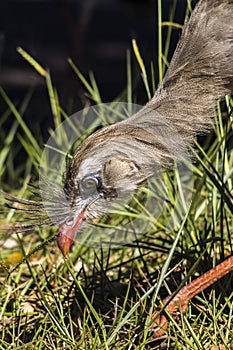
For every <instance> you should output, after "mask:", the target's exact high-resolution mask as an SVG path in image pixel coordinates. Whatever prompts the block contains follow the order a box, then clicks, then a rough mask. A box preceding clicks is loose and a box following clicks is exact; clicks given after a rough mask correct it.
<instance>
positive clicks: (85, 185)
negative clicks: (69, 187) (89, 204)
mask: <svg viewBox="0 0 233 350" xmlns="http://www.w3.org/2000/svg"><path fill="white" fill-rule="evenodd" d="M100 186H101V182H100V179H99V176H97V175H95V174H90V175H87V176H85V177H84V178H83V179H82V180H81V181H80V184H79V190H80V193H81V196H82V197H83V198H87V197H89V196H91V195H93V194H95V193H96V192H97V190H98V189H99V188H100Z"/></svg>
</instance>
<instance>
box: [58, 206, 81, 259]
mask: <svg viewBox="0 0 233 350" xmlns="http://www.w3.org/2000/svg"><path fill="white" fill-rule="evenodd" d="M84 213H85V209H83V210H82V211H81V213H79V214H78V215H77V216H76V218H75V220H74V222H73V225H72V226H69V225H67V224H65V223H64V224H60V225H59V227H58V237H57V244H58V247H59V248H60V250H61V252H62V254H63V255H64V256H66V255H67V253H68V251H69V250H70V246H71V244H72V242H73V240H74V237H75V235H76V233H77V231H78V229H79V228H80V226H81V225H82V223H83V222H84V221H85V220H86V219H85V218H84Z"/></svg>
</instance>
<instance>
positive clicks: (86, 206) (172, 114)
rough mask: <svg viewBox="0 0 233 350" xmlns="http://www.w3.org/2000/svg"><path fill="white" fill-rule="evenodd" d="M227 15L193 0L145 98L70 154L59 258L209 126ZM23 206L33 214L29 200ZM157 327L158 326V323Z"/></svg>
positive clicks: (228, 45) (227, 38)
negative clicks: (109, 209) (150, 95)
mask: <svg viewBox="0 0 233 350" xmlns="http://www.w3.org/2000/svg"><path fill="white" fill-rule="evenodd" d="M232 14H233V0H200V1H199V3H198V4H197V6H196V7H195V9H194V10H193V12H192V14H191V17H190V19H189V21H188V22H187V23H185V25H184V27H183V31H182V35H181V38H180V41H179V43H178V45H177V48H176V50H175V53H174V55H173V58H172V61H171V63H170V65H169V67H168V69H167V72H166V75H165V77H164V79H163V81H162V83H161V84H160V86H159V88H158V89H157V91H156V93H155V95H154V96H153V98H152V99H151V100H150V101H149V102H148V103H147V104H146V106H145V107H144V108H142V109H141V110H140V111H139V112H137V113H136V114H135V115H133V116H132V117H130V118H128V119H126V120H124V121H122V122H118V123H116V124H114V125H111V126H107V127H104V128H102V129H100V130H98V131H97V132H95V133H94V134H92V135H91V136H89V137H88V138H87V139H86V140H85V141H84V142H83V143H82V144H81V146H79V147H78V148H77V149H76V151H75V152H74V155H73V158H72V161H71V162H70V163H69V166H68V168H67V170H66V174H65V180H64V188H63V191H64V192H63V193H64V197H65V200H66V203H67V204H66V207H65V208H66V210H64V208H63V209H61V210H62V211H63V214H62V215H60V216H59V215H58V217H60V221H59V228H58V239H57V242H58V246H59V248H60V249H61V251H62V252H63V254H64V255H66V254H67V253H68V251H69V249H70V246H71V244H72V242H73V239H74V237H75V235H76V233H77V232H78V231H79V229H80V227H82V225H83V224H84V223H85V222H88V221H89V220H90V219H91V218H93V217H95V218H98V217H100V216H101V215H102V213H103V212H105V210H106V208H107V207H109V203H113V202H114V201H116V200H119V198H121V196H122V198H123V197H124V194H128V193H129V192H132V191H134V190H136V189H137V188H138V187H140V186H141V185H142V184H143V183H144V182H145V181H146V180H148V179H149V178H151V177H152V176H154V174H155V172H156V171H157V170H156V169H158V168H161V167H163V168H168V167H169V166H170V165H171V164H172V163H173V162H174V161H175V162H176V161H177V162H179V161H180V155H181V154H182V153H183V154H184V153H185V152H186V151H187V149H188V148H189V146H190V144H192V142H193V139H194V137H195V135H197V134H199V133H202V134H203V132H206V131H207V130H208V129H209V128H210V127H211V118H212V117H213V116H214V115H215V108H216V101H217V100H218V99H220V98H222V97H223V96H225V95H227V94H230V93H231V92H232V90H233V49H232V44H233V20H232ZM174 130H175V131H176V135H179V137H175V136H174V135H175V133H173V131H174ZM23 203H24V204H25V205H29V207H31V212H33V208H34V207H33V206H34V203H33V202H32V203H31V204H30V203H29V202H27V201H24V202H23ZM37 208H38V206H37ZM229 259H230V260H229ZM229 259H228V260H229V261H228V260H226V261H224V262H223V263H222V264H220V265H219V267H217V270H216V269H215V270H211V272H210V273H209V275H208V276H207V275H203V276H201V277H200V278H199V279H197V280H195V281H194V282H195V285H194V284H190V285H188V286H186V287H185V288H186V294H185V291H184V290H183V289H182V290H181V291H180V292H179V294H177V295H176V296H175V297H174V299H173V300H172V301H171V302H170V303H169V304H168V306H167V310H168V311H169V312H171V313H174V312H175V310H176V309H177V308H178V306H179V305H181V307H182V308H183V310H184V309H185V307H186V305H187V302H188V301H189V300H190V298H191V297H193V296H194V295H196V294H197V293H198V292H200V291H201V290H203V289H204V288H206V287H207V286H208V285H210V284H211V283H212V282H214V281H216V280H217V279H218V278H220V277H222V276H223V275H224V274H225V273H227V272H229V271H230V270H232V269H233V257H232V258H229ZM207 274H208V273H207ZM201 278H202V279H201ZM192 283H193V282H192ZM182 293H183V294H182ZM157 322H161V325H160V326H159V327H162V328H165V324H166V321H165V320H164V319H159V321H158V320H157Z"/></svg>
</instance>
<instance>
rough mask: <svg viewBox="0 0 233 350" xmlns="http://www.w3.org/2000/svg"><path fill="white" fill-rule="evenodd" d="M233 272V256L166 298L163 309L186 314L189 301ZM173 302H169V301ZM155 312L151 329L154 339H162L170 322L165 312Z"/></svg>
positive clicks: (171, 313) (170, 312)
mask: <svg viewBox="0 0 233 350" xmlns="http://www.w3.org/2000/svg"><path fill="white" fill-rule="evenodd" d="M232 270H233V256H231V257H230V258H228V259H226V260H225V261H223V262H222V263H220V264H219V265H217V266H216V267H214V268H212V269H211V270H209V271H207V272H206V273H204V274H203V275H202V276H200V277H198V278H196V279H195V280H194V281H192V282H191V283H189V284H188V285H187V286H184V287H183V288H182V289H181V290H180V291H179V292H178V293H177V294H176V295H175V296H174V298H172V299H171V296H169V297H167V298H165V299H164V300H163V302H162V305H161V308H162V307H163V306H164V305H166V304H167V305H166V307H165V310H166V312H168V313H169V314H170V315H174V314H175V313H176V312H177V311H178V310H181V311H182V312H183V313H185V312H186V310H187V306H188V303H189V301H190V300H191V299H192V298H193V297H195V296H196V295H197V294H199V293H200V292H202V291H203V290H205V289H206V288H207V287H209V286H210V285H212V284H213V283H215V282H216V281H218V280H219V279H220V278H222V277H223V276H225V275H226V274H227V273H228V272H230V271H232ZM170 299H171V301H170V302H169V300H170ZM157 315H158V311H155V312H154V313H153V314H152V324H151V326H150V328H151V329H152V330H153V332H154V337H156V338H157V337H160V336H162V335H163V334H164V332H165V331H166V329H167V327H168V320H167V317H166V315H165V313H164V312H163V313H162V314H159V315H158V316H157Z"/></svg>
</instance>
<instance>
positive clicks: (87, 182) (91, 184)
mask: <svg viewBox="0 0 233 350" xmlns="http://www.w3.org/2000/svg"><path fill="white" fill-rule="evenodd" d="M98 184H99V181H98V179H97V178H96V177H94V176H86V177H84V178H83V179H82V188H83V189H85V190H91V189H94V188H95V189H96V188H97V187H98Z"/></svg>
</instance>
